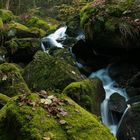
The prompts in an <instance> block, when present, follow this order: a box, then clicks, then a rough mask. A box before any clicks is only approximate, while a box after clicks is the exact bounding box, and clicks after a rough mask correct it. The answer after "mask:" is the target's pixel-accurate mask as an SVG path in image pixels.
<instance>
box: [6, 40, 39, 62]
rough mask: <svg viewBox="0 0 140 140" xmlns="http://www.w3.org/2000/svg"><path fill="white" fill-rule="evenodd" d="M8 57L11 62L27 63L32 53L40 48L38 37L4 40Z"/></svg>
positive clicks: (31, 57)
mask: <svg viewBox="0 0 140 140" xmlns="http://www.w3.org/2000/svg"><path fill="white" fill-rule="evenodd" d="M5 46H6V48H7V50H8V54H9V59H10V61H12V62H16V63H17V62H23V63H29V62H30V61H31V60H32V59H33V56H34V54H35V53H36V52H37V51H38V50H41V47H40V39H37V38H12V39H11V40H9V41H6V42H5Z"/></svg>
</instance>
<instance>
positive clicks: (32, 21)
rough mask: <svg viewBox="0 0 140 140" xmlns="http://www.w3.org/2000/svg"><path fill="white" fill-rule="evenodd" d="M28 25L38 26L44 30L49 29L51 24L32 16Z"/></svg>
mask: <svg viewBox="0 0 140 140" xmlns="http://www.w3.org/2000/svg"><path fill="white" fill-rule="evenodd" d="M27 26H28V27H37V28H41V29H43V30H49V29H50V26H49V24H48V23H47V22H46V21H44V20H43V19H40V18H38V17H35V16H34V17H31V18H30V19H29V20H28V21H27Z"/></svg>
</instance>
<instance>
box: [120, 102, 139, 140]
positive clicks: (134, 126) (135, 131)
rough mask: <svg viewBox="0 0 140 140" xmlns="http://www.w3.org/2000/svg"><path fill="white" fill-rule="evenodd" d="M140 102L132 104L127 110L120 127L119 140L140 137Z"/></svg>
mask: <svg viewBox="0 0 140 140" xmlns="http://www.w3.org/2000/svg"><path fill="white" fill-rule="evenodd" d="M139 116H140V103H136V104H132V105H131V106H130V107H129V108H128V110H127V111H126V112H125V115H124V117H123V118H122V120H121V124H120V126H119V128H118V132H117V138H118V140H132V139H133V140H139V139H140V117H139Z"/></svg>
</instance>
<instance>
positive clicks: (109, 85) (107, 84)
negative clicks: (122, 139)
mask: <svg viewBox="0 0 140 140" xmlns="http://www.w3.org/2000/svg"><path fill="white" fill-rule="evenodd" d="M90 77H98V78H100V79H101V80H102V82H103V86H104V89H105V92H106V96H105V100H104V101H103V102H102V104H101V117H102V121H103V123H104V124H105V125H106V126H107V127H108V128H109V129H110V131H111V132H112V133H113V134H114V135H116V132H117V127H118V124H116V122H115V121H114V120H113V119H110V116H109V110H108V101H109V98H110V96H111V95H112V94H113V93H114V92H117V93H119V94H120V95H122V96H124V97H125V99H126V100H128V97H127V94H126V91H125V89H122V88H117V87H115V84H116V83H115V82H114V81H113V80H112V79H111V78H110V77H109V75H108V69H101V70H99V71H97V72H93V73H92V74H91V75H90Z"/></svg>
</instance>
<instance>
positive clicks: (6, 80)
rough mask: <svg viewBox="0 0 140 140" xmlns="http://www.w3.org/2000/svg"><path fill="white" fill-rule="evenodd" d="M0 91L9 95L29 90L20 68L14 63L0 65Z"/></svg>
mask: <svg viewBox="0 0 140 140" xmlns="http://www.w3.org/2000/svg"><path fill="white" fill-rule="evenodd" d="M0 92H1V93H3V94H5V95H7V96H9V97H12V96H15V95H18V94H22V93H29V92H30V90H29V89H28V87H27V85H26V83H25V81H24V80H23V78H22V76H21V74H20V70H19V69H18V68H17V67H16V66H15V65H14V64H10V63H4V64H1V65H0Z"/></svg>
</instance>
